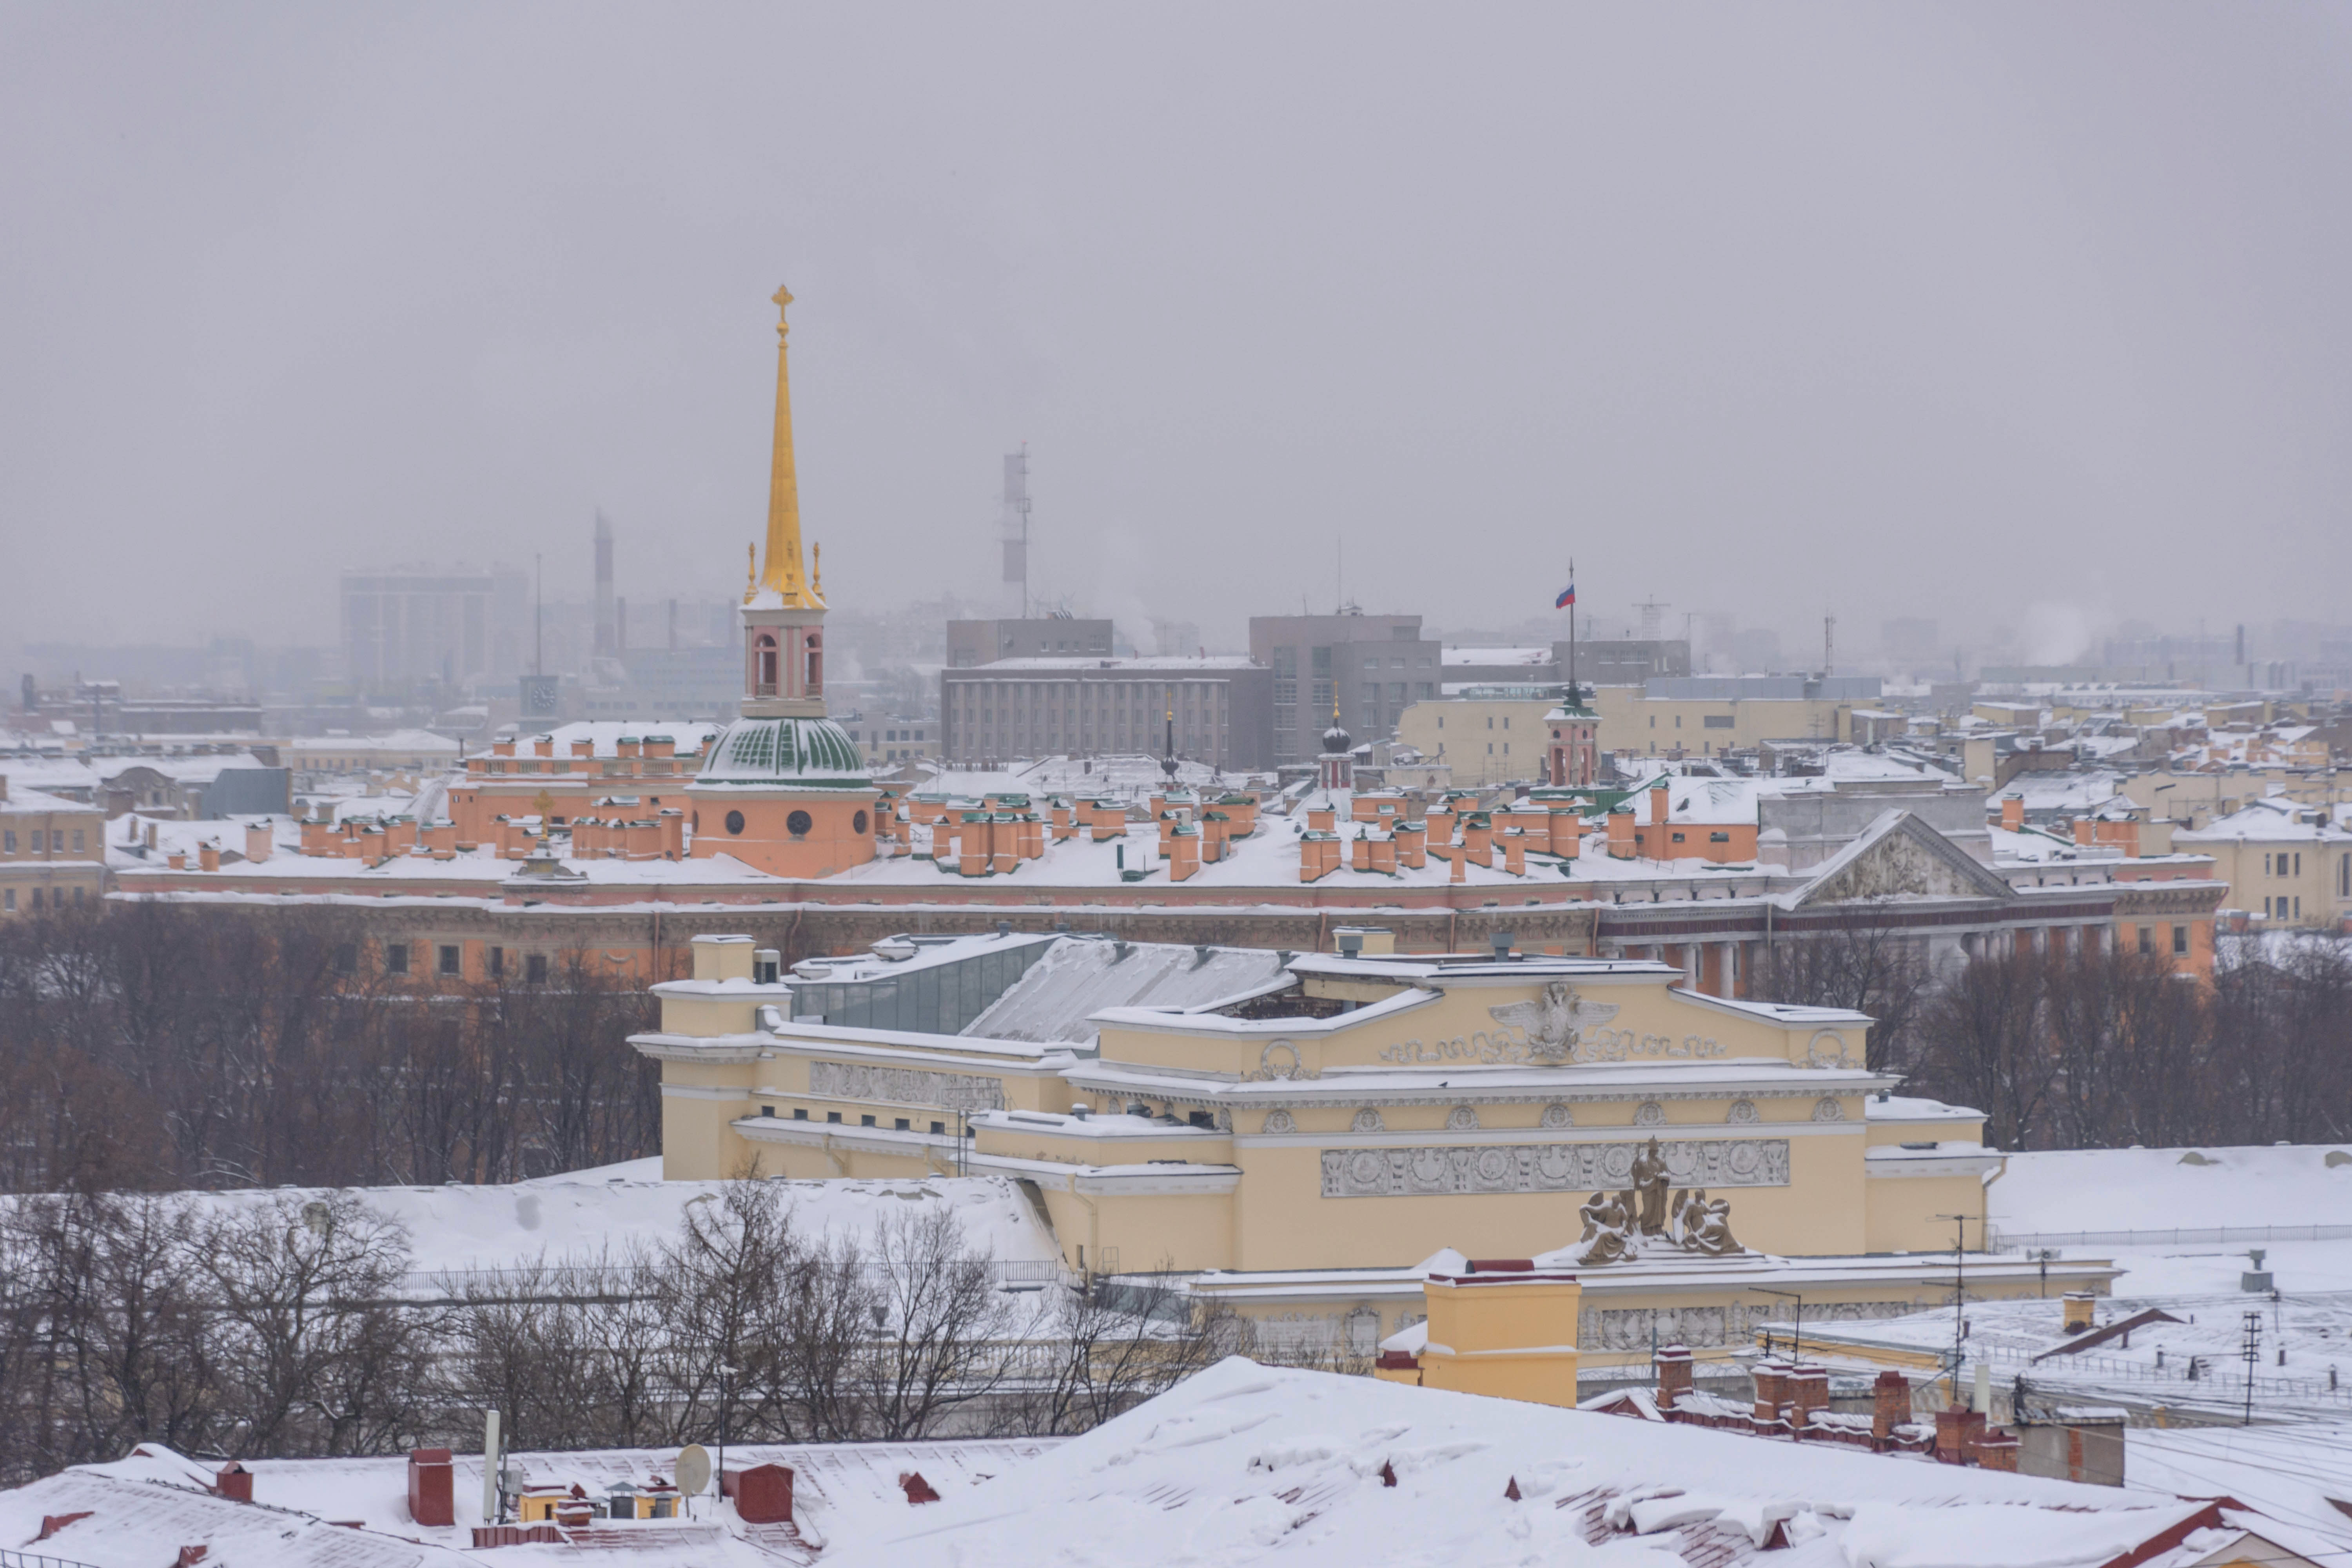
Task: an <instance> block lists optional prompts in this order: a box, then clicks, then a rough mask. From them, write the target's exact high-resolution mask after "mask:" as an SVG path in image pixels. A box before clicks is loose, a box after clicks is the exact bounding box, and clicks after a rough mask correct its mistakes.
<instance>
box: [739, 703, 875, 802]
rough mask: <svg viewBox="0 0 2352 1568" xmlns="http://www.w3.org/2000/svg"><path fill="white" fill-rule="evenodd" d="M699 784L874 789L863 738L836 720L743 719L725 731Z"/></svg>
mask: <svg viewBox="0 0 2352 1568" xmlns="http://www.w3.org/2000/svg"><path fill="white" fill-rule="evenodd" d="M695 783H696V784H722V785H723V784H766V785H769V786H771V787H774V786H777V785H782V786H784V787H787V788H790V787H793V786H798V787H800V788H803V789H829V790H830V789H860V788H870V787H872V784H873V781H872V780H870V779H868V778H867V777H866V759H865V758H864V757H863V756H861V755H859V754H858V750H857V742H855V741H853V740H851V739H850V738H849V735H848V732H847V731H845V730H843V729H842V727H841V726H840V725H838V724H836V723H835V722H834V721H832V720H830V719H738V720H736V721H735V722H733V723H732V724H730V725H728V726H727V728H725V729H724V730H721V731H719V738H718V739H717V740H716V741H714V742H711V746H710V755H709V758H708V759H707V760H705V762H704V763H703V764H702V772H700V773H698V774H696V775H695Z"/></svg>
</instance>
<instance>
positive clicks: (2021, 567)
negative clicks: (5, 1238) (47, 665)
mask: <svg viewBox="0 0 2352 1568" xmlns="http://www.w3.org/2000/svg"><path fill="white" fill-rule="evenodd" d="M2347 26H2352V24H2347V19H2346V18H2345V16H2343V15H2342V14H2341V13H2339V12H2334V11H2330V10H2325V9H2316V8H2313V9H2290V8H2284V7H2279V8H2256V9H2252V10H2236V11H2231V12H2227V13H2222V12H2213V11H2204V10H2198V9H2193V8H2188V7H2120V6H2117V7H2106V8H2098V7H2087V6H2085V7H2074V8H2070V9H2068V10H2067V11H2065V12H2064V13H2063V14H2055V15H2053V14H2050V13H2046V12H2040V11H2025V10H2011V11H2000V12H1985V11H1979V10H1969V9H1960V8H1953V7H1946V8H1906V9H1902V10H1893V9H1845V8H1810V9H1806V10H1802V11H1786V10H1783V11H1776V12H1774V13H1772V14H1771V15H1769V16H1765V15H1761V14H1751V15H1741V14H1736V13H1714V14H1707V15H1705V16H1701V15H1699V14H1697V13H1663V14H1662V13H1643V14H1639V15H1627V14H1611V13H1605V12H1580V13H1577V14H1574V15H1570V16H1559V15H1556V14H1553V13H1550V12H1537V11H1533V10H1522V11H1517V12H1512V13H1507V14H1488V15H1486V16H1483V17H1481V18H1480V19H1479V24H1478V26H1475V27H1469V26H1456V27H1453V28H1450V29H1446V30H1444V31H1440V30H1437V29H1434V28H1433V27H1431V26H1428V25H1427V22H1426V19H1425V18H1422V17H1419V16H1415V14H1413V13H1411V12H1408V11H1402V10H1394V9H1391V10H1383V11H1370V10H1366V9H1363V8H1349V9H1345V10H1340V9H1328V10H1307V9H1301V10H1294V11H1287V12H1277V13H1272V14H1265V13H1256V12H1250V11H1244V10H1239V9H1234V10H1226V11H1194V12H1189V13H1187V14H1185V15H1184V16H1182V17H1181V18H1174V17H1144V16H1112V15H1106V14H1102V13H1097V12H1089V11H1081V10H1062V11H1055V10H1043V9H1038V10H1026V11H1022V12H1018V13H1012V14H1005V13H996V14H993V15H992V16H989V17H986V18H983V17H982V16H978V15H976V14H973V13H969V12H959V11H948V10H941V11H937V12H932V13H929V14H927V15H924V16H920V17H919V18H917V17H909V16H899V17H897V18H895V19H885V18H880V17H877V16H873V15H871V14H856V15H843V14H838V13H826V12H822V11H816V10H805V11H780V12H767V11H751V10H740V11H698V12H694V13H690V14H686V15H677V14H667V15H665V16H661V17H660V18H658V19H656V18H653V17H651V16H645V15H635V16H632V15H628V14H623V13H616V12H595V11H587V12H582V11H574V10H569V9H557V8H534V7H528V6H517V7H509V8H501V9H499V10H496V11H488V12H411V13H400V14H394V15H390V16H386V15H382V14H359V13H349V12H304V11H298V10H292V9H273V8H259V7H247V8H240V9H233V10H228V11H213V12H205V13H178V14H149V15H142V16H131V15H128V14H123V13H97V12H89V11H84V10H79V9H68V8H62V7H48V8H44V7H17V8H16V9H14V10H12V11H11V12H10V13H9V14H8V15H7V16H5V18H0V38H5V44H6V47H5V48H0V88H4V89H5V90H0V135H5V138H6V141H7V143H8V145H9V146H10V148H11V150H12V156H10V157H9V158H8V159H7V160H6V162H5V174H0V182H5V183H0V193H5V200H6V203H7V206H8V209H9V211H10V212H11V214H12V216H13V219H14V222H13V224H12V230H13V233H12V243H11V244H10V246H9V247H7V258H6V260H5V262H0V267H5V268H6V273H7V277H8V279H9V282H10V284H11V287H9V288H8V289H6V290H5V294H4V295H0V331H5V336H6V339H7V341H8V342H10V343H11V344H12V345H13V347H14V349H15V354H14V358H15V360H16V367H17V374H16V375H14V376H12V377H11V378H10V391H9V403H8V405H7V413H8V415H9V417H8V418H7V419H6V421H5V424H6V434H5V436H0V544H4V545H5V554H6V557H7V559H8V562H9V564H10V569H9V570H7V571H5V572H0V624H5V627H6V628H7V631H8V632H9V633H10V634H12V635H10V636H7V637H0V642H18V641H22V642H34V641H48V640H75V641H84V642H95V641H106V640H116V641H126V642H128V641H154V640H163V641H191V640H196V639H200V638H202V637H205V636H207V635H214V634H226V635H239V636H249V637H257V638H261V639H265V640H273V641H288V640H291V641H304V642H312V643H317V644H320V645H326V644H331V643H332V642H333V640H334V638H335V632H336V628H335V604H336V596H335V584H336V580H337V574H339V573H340V572H341V570H343V569H344V568H347V567H360V566H373V565H389V564H394V563H403V562H421V563H448V562H455V561H457V560H460V559H464V560H470V561H473V562H476V563H481V564H488V563H490V562H491V561H493V560H502V561H506V562H509V563H518V564H522V565H526V566H527V565H528V564H529V563H530V558H531V556H532V555H533V553H534V552H544V553H545V554H546V555H547V557H548V563H549V579H548V584H549V592H550V595H551V596H556V595H562V596H564V597H574V598H576V597H578V596H580V595H582V594H583V593H584V591H585V589H586V585H587V563H588V559H589V547H588V539H589V534H590V531H591V529H592V527H593V513H594V510H595V509H597V508H598V507H602V508H603V509H604V510H605V511H606V512H607V513H609V515H611V517H612V518H613V519H614V524H615V527H616V530H617V531H618V533H619V538H620V578H621V585H622V592H623V593H624V594H625V595H627V596H629V597H630V598H632V599H635V600H639V601H641V602H647V603H650V602H651V601H655V600H658V599H663V598H667V597H668V596H672V595H676V596H678V597H681V598H691V599H696V600H706V599H711V598H719V597H723V596H724V595H727V594H728V593H729V592H730V590H731V589H732V588H733V587H734V585H735V583H734V579H733V576H732V574H734V573H735V572H737V571H738V570H740V565H739V563H740V560H741V558H742V552H743V547H744V545H745V543H746V542H749V541H751V539H753V538H755V537H756V536H757V534H758V532H759V529H760V525H761V516H762V504H763V489H762V486H763V481H764V479H765V473H766V460H767V452H766V447H767V424H768V396H769V392H770V384H771V378H772V360H771V357H770V356H771V354H772V338H770V336H769V335H768V334H769V332H770V331H771V324H772V319H773V310H772V307H771V306H770V305H769V304H768V302H767V297H768V295H769V294H770V293H771V292H772V290H773V289H774V288H775V286H776V284H777V283H779V282H788V283H789V284H790V285H791V287H792V289H793V291H794V293H795V294H796V295H797V296H798V297H799V303H798V304H797V305H796V306H795V307H794V309H793V329H794V330H793V349H794V351H795V352H794V377H795V383H796V384H795V405H796V406H795V415H796V418H797V421H798V425H799V429H800V443H799V445H800V455H801V473H802V483H803V493H804V507H805V516H806V519H807V525H808V530H809V533H810V536H811V537H812V538H813V539H814V540H816V541H818V542H822V543H823V544H824V546H826V547H827V548H826V552H825V554H826V560H825V571H826V583H827V586H828V589H829V590H830V592H831V594H832V596H833V600H834V603H835V605H836V606H841V607H845V608H855V609H866V610H875V611H882V610H887V609H892V608H896V607H898V606H899V605H905V604H906V603H908V601H910V600H913V599H916V598H919V597H928V596H935V595H940V594H943V593H953V594H956V595H960V596H961V597H963V598H965V599H968V600H973V601H978V600H982V599H983V598H985V596H986V595H988V594H989V593H991V592H992V589H993V587H994V581H995V559H994V530H993V526H992V524H993V519H994V516H995V498H996V489H997V484H998V477H999V466H1000V460H1001V458H1002V455H1003V452H1005V451H1006V450H1009V449H1011V448H1012V447H1013V446H1014V445H1016V444H1017V443H1019V442H1021V441H1023V440H1024V439H1025V440H1027V441H1028V442H1029V443H1030V450H1031V454H1032V458H1033V477H1032V480H1031V486H1032V490H1033V493H1034V496H1035V498H1036V513H1035V517H1036V538H1037V548H1036V551H1035V557H1034V560H1035V565H1034V578H1035V581H1036V583H1037V584H1038V586H1039V588H1040V589H1041V591H1042V592H1043V593H1044V594H1045V595H1048V596H1049V597H1051V598H1055V599H1058V600H1065V601H1066V602H1068V603H1070V604H1072V605H1075V606H1076V607H1078V608H1080V609H1081V610H1083V611H1085V612H1087V613H1091V614H1094V615H1098V616H1110V617H1112V618H1114V619H1116V620H1117V621H1118V622H1119V623H1120V626H1121V629H1122V631H1123V632H1126V633H1127V634H1128V635H1129V636H1134V637H1147V636H1148V635H1149V623H1150V617H1152V616H1160V617H1168V618H1175V619H1181V620H1185V621H1191V622H1196V623H1198V624H1199V625H1200V626H1201V628H1202V636H1203V637H1204V638H1206V639H1208V640H1209V641H1210V642H1211V643H1212V644H1213V645H1214V646H1222V647H1236V646H1239V644H1240V643H1241V641H1242V627H1243V623H1244V618H1245V617H1246V616H1249V615H1252V614H1283V613H1294V612H1295V611H1296V610H1297V608H1298V606H1299V604H1300V601H1301V599H1302V598H1304V599H1305V600H1306V601H1307V603H1308V604H1309V605H1311V607H1313V608H1314V609H1317V610H1318V611H1319V610H1323V609H1327V608H1328V607H1329V605H1330V604H1331V602H1332V601H1333V600H1334V599H1335V597H1337V595H1338V594H1339V570H1340V569H1339V556H1340V553H1341V549H1342V545H1341V541H1342V538H1343V536H1344V540H1345V543H1344V554H1345V568H1344V571H1345V591H1346V593H1347V595H1348V596H1349V597H1350V598H1354V599H1358V600H1360V601H1361V602H1362V603H1363V604H1364V605H1365V606H1366V607H1367V608H1368V609H1375V610H1387V611H1400V612H1408V613H1420V614H1422V615H1423V616H1426V617H1427V618H1428V620H1429V623H1430V624H1431V626H1433V627H1440V628H1443V627H1450V626H1501V625H1509V624H1512V623H1516V622H1519V621H1522V620H1525V619H1526V618H1528V616H1539V615H1541V614H1542V613H1543V612H1544V611H1545V610H1546V609H1547V607H1548V605H1549V598H1550V595H1551V593H1552V591H1553V589H1554V588H1555V587H1556V586H1557V583H1556V581H1555V579H1557V578H1559V577H1560V576H1562V575H1564V573H1565V567H1566V562H1567V559H1568V557H1569V556H1570V555H1571V554H1573V555H1574V556H1575V558H1576V560H1577V562H1578V566H1579V576H1580V582H1581V583H1582V584H1584V586H1585V590H1586V594H1587V595H1588V602H1589V603H1591V604H1593V605H1596V607H1601V606H1609V607H1612V608H1613V607H1614V606H1619V605H1630V604H1631V603H1633V601H1636V600H1639V599H1642V598H1644V597H1648V596H1652V595H1654V596H1655V597H1657V598H1660V599H1663V600H1665V601H1667V602H1669V603H1670V604H1671V605H1672V606H1673V612H1672V615H1671V616H1670V620H1671V622H1672V623H1673V624H1672V625H1671V626H1670V628H1669V629H1670V630H1671V631H1677V632H1678V631H1679V629H1680V622H1681V617H1682V616H1683V614H1684V613H1685V612H1695V613H1696V614H1699V615H1701V616H1705V615H1707V614H1710V613H1712V614H1717V615H1724V614H1729V615H1733V616H1737V617H1738V620H1739V621H1740V622H1741V624H1743V625H1749V626H1767V627H1773V628H1777V629H1779V630H1780V632H1781V633H1782V636H1783V638H1784V641H1785V643H1786V645H1787V647H1788V648H1789V650H1790V657H1791V658H1792V660H1796V661H1798V662H1811V661H1810V660H1807V659H1805V658H1803V657H1802V654H1801V650H1802V649H1803V648H1805V647H1807V646H1808V645H1809V643H1811V642H1814V641H1817V639H1818V636H1819V626H1820V619H1821V616H1822V614H1824V613H1825V612H1833V613H1836V614H1838V615H1839V616H1841V630H1842V636H1850V637H1853V638H1854V639H1856V646H1864V645H1866V644H1868V643H1870V642H1873V641H1874V640H1875V637H1876V633H1877V628H1878V626H1879V624H1880V622H1881V621H1882V620H1885V619H1892V618H1896V617H1901V616H1926V617H1931V618H1935V619H1937V620H1938V622H1939V624H1940V626H1941V628H1942V637H1943V639H1944V640H1945V641H1947V642H1949V643H1953V644H1956V645H1958V644H1963V643H1965V644H1968V645H1969V646H1975V647H1995V646H2009V647H2013V648H2014V649H2015V651H2016V652H2017V653H2018V654H2019V655H2020V656H2021V657H2036V656H2038V657H2042V658H2051V659H2059V658H2069V657H2072V656H2073V655H2074V654H2075V653H2077V652H2082V651H2087V650H2089V648H2090V647H2092V644H2093V639H2095V637H2097V636H2098V635H2099V634H2100V633H2101V632H2102V631H2103V630H2105V629H2108V628H2112V627H2114V626H2117V625H2119V624H2122V623H2125V622H2139V623H2144V624H2152V625H2157V626H2167V627H2184V628H2190V627H2194V626H2196V625H2197V624H2198V623H2199V622H2200V620H2201V621H2205V622H2208V623H2210V627H2211V629H2213V630H2214V631H2216V632H2217V633H2218V632H2220V631H2221V630H2222V629H2224V628H2225V627H2226V626H2229V625H2230V624H2231V623H2234V622H2249V623H2253V624H2257V625H2259V624H2263V623H2265V622H2267V621H2270V620H2273V619H2276V618H2280V617H2301V618H2312V619H2332V618H2336V617H2337V616H2338V615H2339V614H2340V612H2339V611H2338V610H2337V608H2336V606H2337V605H2338V603H2339V599H2338V596H2337V595H2336V594H2334V593H2332V592H2331V591H2330V588H2329V584H2331V583H2333V582H2336V581H2340V578H2341V573H2342V571H2343V569H2344V568H2345V567H2346V566H2347V564H2348V563H2352V562H2348V561H2347V557H2352V546H2348V545H2347V537H2352V531H2347V528H2346V527H2345V526H2344V519H2343V515H2342V514H2343V510H2344V509H2343V497H2344V495H2345V494H2346V492H2347V479H2352V450H2347V444H2346V443H2345V442H2344V441H2343V440H2342V438H2341V435H2340V432H2341V430H2342V428H2343V426H2344V425H2345V416H2346V414H2347V405H2352V371H2347V366H2352V353H2347V350H2352V312H2347V306H2346V304H2345V302H2344V300H2343V298H2342V291H2341V289H2340V287H2338V285H2337V281H2336V280H2337V279H2339V278H2340V277H2341V276H2342V275H2343V273H2344V270H2345V263H2346V261H2347V259H2352V234H2347V229H2346V226H2345V220H2344V218H2343V216H2342V215H2343V214H2344V213H2345V212H2347V211H2352V206H2347V203H2346V201H2345V200H2344V197H2345V195H2347V184H2352V137H2347V134H2346V132H2347V129H2352V127H2347V119H2352V91H2347V89H2352V49H2347V42H2352V39H2347ZM1609 629H1616V628H1613V627H1612V628H1609ZM2071 645H2079V647H2076V646H2071Z"/></svg>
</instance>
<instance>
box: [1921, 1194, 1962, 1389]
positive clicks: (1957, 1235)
mask: <svg viewBox="0 0 2352 1568" xmlns="http://www.w3.org/2000/svg"><path fill="white" fill-rule="evenodd" d="M1927 1217H1928V1218H1930V1219H1948V1220H1950V1221H1951V1222H1952V1226H1953V1234H1952V1402H1953V1403H1954V1404H1956V1405H1957V1404H1958V1403H1959V1398H1960V1363H1961V1362H1962V1361H1964V1360H1966V1359H1967V1357H1968V1341H1969V1329H1968V1325H1969V1320H1968V1316H1967V1313H1968V1301H1969V1261H1968V1259H1969V1252H1968V1247H1969V1216H1968V1215H1964V1214H1939V1215H1928V1216H1927Z"/></svg>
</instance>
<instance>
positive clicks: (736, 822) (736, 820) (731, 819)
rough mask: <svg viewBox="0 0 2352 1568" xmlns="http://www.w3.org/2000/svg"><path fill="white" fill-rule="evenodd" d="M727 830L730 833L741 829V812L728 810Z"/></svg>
mask: <svg viewBox="0 0 2352 1568" xmlns="http://www.w3.org/2000/svg"><path fill="white" fill-rule="evenodd" d="M727 831H728V832H730V833H740V832H742V831H743V814H742V813H741V812H740V811H730V812H729V813H728V814H727Z"/></svg>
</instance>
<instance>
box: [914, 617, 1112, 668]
mask: <svg viewBox="0 0 2352 1568" xmlns="http://www.w3.org/2000/svg"><path fill="white" fill-rule="evenodd" d="M1110 645H1111V624H1110V623H1109V622H1108V621H1100V620H1081V619H1079V618H1078V617H1076V616H1028V617H1025V618H1020V617H1016V618H1010V619H1005V620H997V621H950V622H949V623H948V667H949V668H951V669H969V668H971V667H972V666H973V665H976V664H993V663H995V662H996V661H997V660H998V659H1000V658H1071V657H1079V656H1084V655H1087V654H1095V655H1098V656H1100V657H1102V658H1109V657H1110V652H1111V646H1110Z"/></svg>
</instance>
